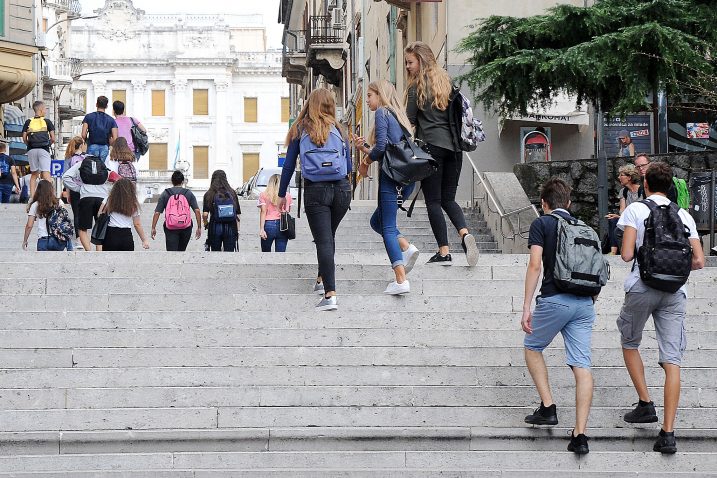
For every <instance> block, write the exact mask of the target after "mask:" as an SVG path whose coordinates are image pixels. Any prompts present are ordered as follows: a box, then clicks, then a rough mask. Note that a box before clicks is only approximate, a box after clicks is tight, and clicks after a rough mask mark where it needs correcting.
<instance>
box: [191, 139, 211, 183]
mask: <svg viewBox="0 0 717 478" xmlns="http://www.w3.org/2000/svg"><path fill="white" fill-rule="evenodd" d="M193 151H194V153H193V156H194V163H193V167H194V179H209V146H194V148H193Z"/></svg>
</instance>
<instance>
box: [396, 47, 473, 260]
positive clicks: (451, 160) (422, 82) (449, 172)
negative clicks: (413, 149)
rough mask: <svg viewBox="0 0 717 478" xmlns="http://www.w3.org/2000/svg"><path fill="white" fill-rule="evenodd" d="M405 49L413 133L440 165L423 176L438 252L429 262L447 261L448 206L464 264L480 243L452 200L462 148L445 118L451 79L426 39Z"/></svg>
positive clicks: (407, 100) (409, 116)
mask: <svg viewBox="0 0 717 478" xmlns="http://www.w3.org/2000/svg"><path fill="white" fill-rule="evenodd" d="M404 53H405V61H406V70H407V71H408V87H407V90H406V113H407V114H408V119H409V121H410V122H411V124H413V125H414V126H415V127H416V138H417V139H419V140H421V141H422V142H423V144H424V146H423V147H424V149H426V150H427V151H428V152H429V153H430V154H431V156H433V157H434V158H435V159H436V160H437V161H438V170H437V171H436V172H435V173H434V174H433V175H431V176H430V177H428V178H426V179H424V180H423V181H421V188H422V189H423V196H424V198H425V200H426V209H427V210H428V219H429V221H430V223H431V229H432V230H433V235H434V236H435V238H436V242H437V243H438V252H437V253H436V254H435V255H434V256H433V257H431V258H430V259H429V261H428V263H429V264H441V265H451V262H452V258H451V254H450V250H449V247H448V231H447V228H446V221H445V219H444V218H443V211H446V214H448V218H449V219H450V220H451V222H452V223H453V226H454V227H455V228H456V229H457V230H458V234H460V236H461V243H462V245H463V251H464V252H465V253H466V259H467V260H468V265H470V266H474V265H476V263H477V262H478V247H477V246H476V241H475V238H474V237H473V235H472V234H470V233H469V232H468V226H467V224H466V219H465V216H464V215H463V210H462V209H461V207H460V206H459V205H458V203H456V190H457V189H458V178H459V177H460V175H461V167H462V166H463V153H462V152H461V151H460V149H459V148H457V147H456V145H455V144H454V141H453V136H452V134H451V129H450V126H449V119H448V105H449V103H450V100H451V99H452V97H451V95H452V93H453V82H452V81H451V77H450V76H449V75H448V73H447V72H446V70H444V69H443V68H441V67H440V66H438V63H437V62H436V57H435V55H434V54H433V51H432V50H431V47H429V46H428V45H427V44H425V43H423V42H413V43H410V44H409V45H408V46H407V47H406V49H405V51H404Z"/></svg>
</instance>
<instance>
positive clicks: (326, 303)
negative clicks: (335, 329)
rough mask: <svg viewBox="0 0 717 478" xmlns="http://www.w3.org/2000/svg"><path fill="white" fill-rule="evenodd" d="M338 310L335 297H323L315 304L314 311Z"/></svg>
mask: <svg viewBox="0 0 717 478" xmlns="http://www.w3.org/2000/svg"><path fill="white" fill-rule="evenodd" d="M338 308H339V303H338V300H337V299H336V296H335V295H332V296H331V297H328V298H326V297H324V298H323V299H321V302H319V303H318V304H316V310H336V309H338Z"/></svg>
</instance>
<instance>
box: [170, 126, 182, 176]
mask: <svg viewBox="0 0 717 478" xmlns="http://www.w3.org/2000/svg"><path fill="white" fill-rule="evenodd" d="M181 143H182V132H181V131H180V132H179V133H178V134H177V150H176V151H175V152H174V165H172V169H177V163H178V162H179V151H180V150H181V147H180V144H181Z"/></svg>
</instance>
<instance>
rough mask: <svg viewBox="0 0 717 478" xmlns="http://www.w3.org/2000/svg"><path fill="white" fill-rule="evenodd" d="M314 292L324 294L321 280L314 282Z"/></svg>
mask: <svg viewBox="0 0 717 478" xmlns="http://www.w3.org/2000/svg"><path fill="white" fill-rule="evenodd" d="M314 294H318V295H324V283H323V282H315V283H314Z"/></svg>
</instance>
